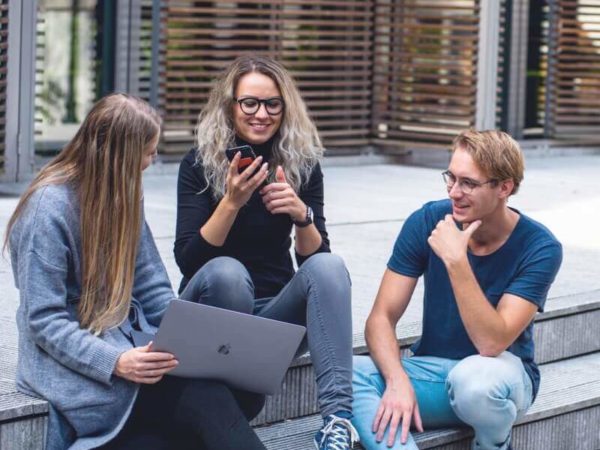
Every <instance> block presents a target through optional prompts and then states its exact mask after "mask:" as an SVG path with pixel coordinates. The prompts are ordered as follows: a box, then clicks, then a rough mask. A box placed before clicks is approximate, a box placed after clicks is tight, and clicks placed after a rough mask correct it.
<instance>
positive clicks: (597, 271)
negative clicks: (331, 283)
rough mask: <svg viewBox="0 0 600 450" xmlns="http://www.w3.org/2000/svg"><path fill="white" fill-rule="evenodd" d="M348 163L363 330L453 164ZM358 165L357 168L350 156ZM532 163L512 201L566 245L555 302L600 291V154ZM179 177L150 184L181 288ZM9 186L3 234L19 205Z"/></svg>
mask: <svg viewBox="0 0 600 450" xmlns="http://www.w3.org/2000/svg"><path fill="white" fill-rule="evenodd" d="M442 159H443V158H442ZM339 161H340V160H338V159H337V158H335V159H331V160H326V161H325V164H324V166H325V167H324V174H325V212H326V216H327V226H328V231H329V233H330V238H331V246H332V250H333V251H334V252H335V253H337V254H339V255H341V256H342V257H343V258H344V259H345V261H346V263H347V266H348V269H349V271H350V274H351V277H352V280H353V321H354V331H355V332H362V329H363V326H364V322H365V319H366V316H367V315H368V313H369V310H370V308H371V305H372V302H373V299H374V298H375V295H376V293H377V287H378V285H379V281H380V278H381V275H382V273H383V271H384V269H385V265H386V261H387V259H388V257H389V255H390V252H391V249H392V245H393V243H394V240H395V238H396V235H397V233H398V231H399V230H400V227H401V226H402V223H403V222H404V220H405V219H406V217H407V216H408V215H409V214H410V213H411V212H412V211H413V210H415V209H416V208H418V207H419V206H421V205H422V204H423V203H424V202H426V201H428V200H433V199H440V198H444V197H445V196H446V191H445V187H444V185H443V182H442V177H441V175H440V172H441V170H442V169H444V168H445V166H446V164H447V159H446V161H444V160H441V161H437V163H436V165H437V166H438V167H436V168H422V167H411V166H401V165H392V164H375V165H370V164H351V165H338V164H339ZM352 161H354V162H355V163H356V162H357V160H352V159H347V160H342V162H343V163H344V164H348V163H352ZM526 163H527V169H526V172H525V180H524V182H523V184H522V186H521V191H520V192H519V194H518V195H516V196H515V197H513V198H511V200H510V204H511V205H512V206H513V207H515V208H517V209H519V210H521V211H523V212H524V213H526V214H528V215H530V216H531V217H533V218H534V219H536V220H539V221H541V222H542V223H544V224H545V225H546V226H548V228H550V230H552V231H553V232H554V233H555V235H556V236H557V237H558V239H559V240H560V241H561V242H562V244H563V246H564V260H563V265H562V269H561V271H560V272H559V275H558V277H557V280H556V282H555V284H554V286H553V287H552V289H551V292H550V296H549V297H550V298H552V297H557V296H561V295H566V294H574V293H578V292H585V291H589V290H592V289H598V288H600V232H599V231H598V228H599V224H600V152H588V153H586V154H581V153H579V154H576V155H574V156H572V155H570V156H563V155H561V154H546V155H543V156H539V155H528V154H527V153H526ZM176 171H177V167H176V166H175V165H163V166H158V167H153V168H151V170H149V171H148V173H146V174H145V179H144V185H145V205H146V216H147V219H148V222H149V223H150V227H151V228H152V230H153V232H154V237H155V239H156V242H157V244H158V247H159V250H160V253H161V255H162V257H163V261H164V263H165V265H166V266H167V269H168V272H169V276H170V278H171V282H172V283H173V285H174V286H177V285H178V283H179V279H180V275H179V270H178V268H177V266H176V265H175V261H174V257H173V240H174V235H175V214H176V196H175V195H176V194H175V192H176V177H177V175H176ZM3 188H4V190H6V186H4V187H2V186H0V232H1V233H2V237H4V231H5V228H6V222H7V221H8V218H9V216H10V214H11V213H12V211H13V209H14V207H15V205H16V203H17V198H16V197H14V196H11V195H8V194H6V193H2V190H3ZM12 189H13V190H14V187H13V188H12ZM7 256H8V255H6V256H5V257H3V258H0V287H1V292H2V294H1V295H0V318H8V317H10V318H14V314H15V311H16V308H17V306H18V291H17V290H16V289H15V288H14V284H13V280H12V272H11V269H10V262H9V258H8V257H7ZM421 296H422V289H421V288H420V287H419V288H418V290H417V292H416V293H415V296H414V299H413V301H412V302H411V305H410V307H409V310H408V312H407V314H406V315H405V317H404V318H403V321H402V322H404V321H411V322H414V321H416V320H418V319H419V315H420V309H421ZM402 322H401V323H402ZM400 326H401V325H400ZM1 334H2V333H0V335H1Z"/></svg>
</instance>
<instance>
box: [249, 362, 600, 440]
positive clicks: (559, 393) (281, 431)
mask: <svg viewBox="0 0 600 450" xmlns="http://www.w3.org/2000/svg"><path fill="white" fill-rule="evenodd" d="M540 369H541V372H542V385H541V387H540V393H539V395H538V398H537V400H536V402H535V403H534V405H533V406H532V407H531V408H530V410H529V411H528V413H527V414H526V415H525V416H524V417H523V418H522V419H521V420H519V421H518V422H517V425H516V426H515V431H514V437H513V446H514V448H527V449H528V450H564V449H567V448H573V449H574V448H577V449H581V450H594V449H597V448H600V433H599V432H598V423H600V353H595V354H592V355H586V356H580V357H577V358H573V359H570V360H566V361H559V362H555V363H550V364H545V365H543V366H541V368H540ZM321 424H322V422H321V417H320V416H318V415H313V416H310V417H304V418H300V419H295V420H292V421H286V422H282V423H278V424H275V425H271V426H267V427H262V428H257V433H258V435H259V437H260V438H261V440H262V441H263V442H264V443H265V445H266V447H267V448H268V449H269V450H283V449H291V448H293V449H297V450H302V449H307V450H308V449H311V448H313V447H312V438H313V435H314V433H315V431H316V430H317V429H318V428H319V427H320V426H321ZM471 436H472V432H471V430H470V429H468V428H455V429H440V430H431V431H427V432H425V433H416V434H415V440H416V441H417V443H418V445H419V448H422V449H428V448H438V447H440V446H443V449H444V450H450V449H456V450H458V449H461V450H463V449H464V450H467V449H468V448H469V444H470V439H471ZM357 448H361V447H357Z"/></svg>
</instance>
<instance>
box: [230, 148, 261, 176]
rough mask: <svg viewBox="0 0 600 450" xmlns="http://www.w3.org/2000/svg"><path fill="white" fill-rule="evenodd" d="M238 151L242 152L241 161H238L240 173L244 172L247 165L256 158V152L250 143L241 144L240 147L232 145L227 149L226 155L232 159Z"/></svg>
mask: <svg viewBox="0 0 600 450" xmlns="http://www.w3.org/2000/svg"><path fill="white" fill-rule="evenodd" d="M237 152H240V153H241V155H240V156H241V157H240V161H239V162H238V173H242V172H243V171H244V169H245V168H246V167H248V166H249V165H250V164H252V161H254V160H255V159H256V154H255V153H254V150H252V147H250V146H249V145H240V146H239V147H231V148H228V149H226V150H225V156H227V159H228V160H229V161H231V160H232V159H233V157H234V156H235V155H236V153H237Z"/></svg>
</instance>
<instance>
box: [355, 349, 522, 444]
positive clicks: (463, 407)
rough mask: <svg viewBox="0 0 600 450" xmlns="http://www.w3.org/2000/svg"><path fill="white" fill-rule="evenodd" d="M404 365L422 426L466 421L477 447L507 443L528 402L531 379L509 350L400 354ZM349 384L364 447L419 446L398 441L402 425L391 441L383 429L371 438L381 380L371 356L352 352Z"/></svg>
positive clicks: (453, 424) (381, 385)
mask: <svg viewBox="0 0 600 450" xmlns="http://www.w3.org/2000/svg"><path fill="white" fill-rule="evenodd" d="M402 366H403V367H404V370H405V371H406V373H407V375H408V376H409V378H410V380H411V383H412V385H413V388H414V390H415V395H416V397H417V403H418V405H419V411H420V413H421V419H422V422H423V428H424V429H426V430H428V429H431V428H439V427H448V426H465V425H469V426H471V427H473V429H474V431H475V439H474V441H473V449H476V450H480V449H481V450H483V449H486V450H488V449H490V450H491V449H499V450H500V449H502V450H505V449H507V448H508V446H509V444H510V437H511V431H512V426H513V424H514V423H515V421H516V420H517V419H518V418H519V417H521V416H522V415H523V414H525V412H526V411H527V409H528V408H529V406H530V405H531V401H532V384H531V379H530V378H529V376H528V375H527V372H526V371H525V368H524V367H523V363H522V362H521V359H520V358H518V357H517V356H515V355H513V354H512V353H509V352H503V353H502V354H500V355H499V356H497V357H495V358H490V357H483V356H479V355H473V356H469V357H467V358H465V359H462V360H453V359H446V358H438V357H434V356H412V357H409V358H403V359H402ZM353 387H354V419H353V420H352V423H353V424H354V426H355V427H356V429H357V431H358V434H359V435H360V439H361V443H362V445H363V446H364V447H365V448H366V449H367V450H374V449H388V448H392V449H410V450H413V449H417V448H418V447H417V445H416V443H415V441H414V439H413V437H412V436H409V439H408V441H407V442H406V444H405V445H402V444H401V443H400V435H401V429H400V428H401V427H399V429H398V432H397V434H396V440H395V442H394V445H393V447H388V446H387V445H386V443H387V437H388V432H387V431H386V433H385V437H384V439H383V440H382V441H381V442H377V441H376V440H375V433H373V432H372V431H371V429H372V424H373V419H374V418H375V413H376V412H377V408H378V407H379V402H380V400H381V396H382V395H383V393H384V391H385V381H384V379H383V378H382V376H381V374H380V373H379V370H378V369H377V366H375V364H374V363H373V360H372V359H371V358H370V357H368V356H355V357H354V378H353ZM411 425H413V423H412V422H411ZM388 431H389V430H388Z"/></svg>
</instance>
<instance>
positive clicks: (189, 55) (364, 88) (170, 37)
mask: <svg viewBox="0 0 600 450" xmlns="http://www.w3.org/2000/svg"><path fill="white" fill-rule="evenodd" d="M373 5H374V1H326V0H309V1H303V0H302V1H301V0H284V1H272V2H265V1H258V0H253V1H245V2H239V3H237V4H236V3H231V4H225V3H218V2H201V1H191V0H189V1H170V2H167V5H166V9H165V19H164V29H165V32H164V36H165V47H164V49H163V51H162V57H163V61H162V66H163V68H164V71H163V72H162V73H161V83H160V85H161V92H162V94H161V105H162V107H163V110H164V114H165V126H164V128H165V143H166V145H167V147H171V150H173V148H174V146H180V144H181V143H182V142H184V141H185V140H187V139H190V136H191V132H192V131H193V128H194V126H195V124H196V120H197V116H198V113H199V112H200V110H201V108H202V107H203V106H204V104H205V103H206V101H207V98H208V93H209V91H210V89H211V88H212V86H213V83H214V79H215V78H216V77H217V76H218V75H219V74H220V72H221V70H223V69H224V68H225V67H227V65H228V64H229V63H230V62H231V61H232V60H233V59H234V58H235V57H237V56H239V55H240V54H241V53H243V52H256V53H258V54H261V55H267V56H271V57H273V58H275V59H278V60H280V61H281V62H282V63H283V64H284V65H285V66H286V67H287V68H288V69H289V70H290V72H291V73H292V75H293V76H294V78H295V79H296V83H297V86H298V88H299V89H300V91H301V94H302V96H303V98H304V99H305V101H306V104H307V107H308V109H309V113H310V114H311V117H312V118H313V120H314V121H315V123H316V125H317V127H318V129H319V131H320V134H321V137H322V139H323V141H324V144H325V145H326V146H332V145H337V144H339V143H340V139H341V138H343V142H344V145H347V144H348V143H349V142H354V143H355V144H356V145H365V144H366V143H367V142H368V139H369V133H370V119H369V114H370V112H371V106H372V104H371V102H372V75H373V72H372V70H373V69H372V67H373V65H372V58H373V52H372V50H373V49H372V47H373ZM169 142H171V143H172V144H173V145H170V144H169ZM190 142H191V141H190ZM171 150H168V151H171Z"/></svg>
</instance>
